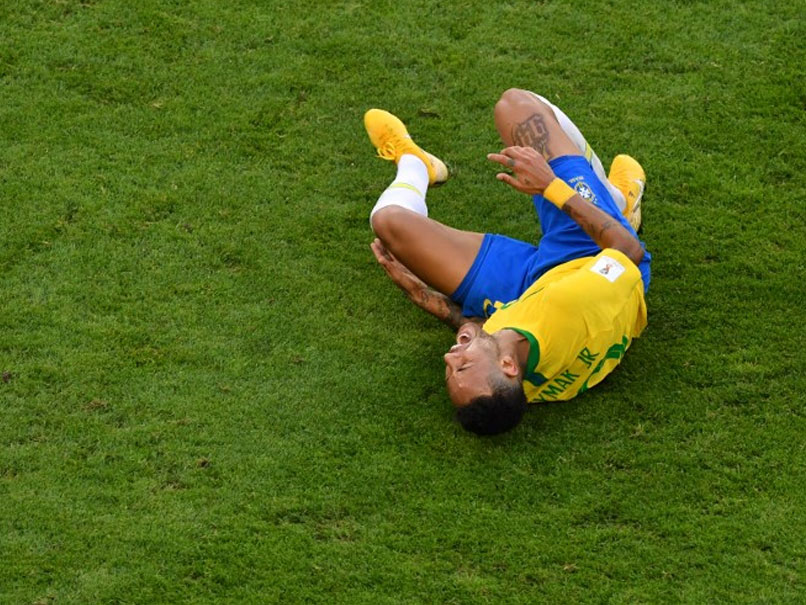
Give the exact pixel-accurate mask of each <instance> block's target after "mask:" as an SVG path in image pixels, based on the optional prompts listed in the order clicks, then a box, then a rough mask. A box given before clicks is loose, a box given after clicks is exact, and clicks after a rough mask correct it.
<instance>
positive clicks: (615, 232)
mask: <svg viewBox="0 0 806 605" xmlns="http://www.w3.org/2000/svg"><path fill="white" fill-rule="evenodd" d="M487 158H488V159H489V160H492V161H493V162H497V163H499V164H501V165H502V166H506V167H507V168H509V169H510V170H512V172H513V173H514V176H513V175H510V174H507V173H505V172H500V173H498V174H497V175H496V178H497V179H498V180H499V181H503V182H505V183H507V184H508V185H511V186H512V187H514V188H515V189H517V190H518V191H522V192H523V193H528V194H529V195H535V194H541V195H543V196H544V197H545V198H546V199H547V200H548V201H550V202H551V203H552V204H554V205H555V206H557V207H558V208H560V209H561V210H562V211H563V212H565V213H566V214H567V215H568V216H570V217H571V218H572V219H574V221H575V222H576V223H577V224H578V225H579V226H580V227H582V229H583V231H585V233H587V234H588V235H589V236H590V237H591V239H592V240H593V241H594V242H596V245H597V246H599V247H600V248H602V249H604V248H614V249H615V250H618V251H619V252H623V253H624V254H625V255H626V256H627V258H629V259H630V260H631V261H632V262H633V263H635V264H636V265H637V264H638V263H640V262H641V259H642V258H643V257H644V250H643V248H641V243H640V242H639V241H638V239H637V238H636V237H635V236H633V234H632V233H630V232H629V231H628V230H627V229H625V228H624V226H623V225H622V224H621V223H620V222H619V221H617V220H616V219H614V218H613V217H612V216H610V215H609V214H607V212H605V211H604V210H602V209H601V208H597V207H596V206H594V205H593V204H590V203H588V202H586V201H585V200H583V199H582V198H581V197H580V196H579V195H578V194H577V193H576V192H575V191H574V190H573V189H571V188H570V187H569V186H568V185H567V184H565V183H564V182H563V181H562V180H560V179H558V178H557V177H556V175H555V174H554V171H553V170H552V169H551V166H549V164H548V162H547V161H546V159H545V158H544V157H543V156H542V155H540V153H538V152H537V151H535V150H534V149H532V148H531V147H507V148H506V149H504V150H503V151H501V153H491V154H488V155H487Z"/></svg>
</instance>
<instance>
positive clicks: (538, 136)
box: [512, 113, 549, 157]
mask: <svg viewBox="0 0 806 605" xmlns="http://www.w3.org/2000/svg"><path fill="white" fill-rule="evenodd" d="M512 142H513V143H514V144H515V145H518V146H520V147H532V148H533V149H536V150H537V151H539V152H540V154H541V155H543V156H544V157H545V156H546V154H547V147H548V144H549V129H548V128H547V127H546V120H545V118H544V117H543V116H542V115H541V114H539V113H535V114H532V115H531V116H530V117H529V118H527V119H526V120H524V121H523V122H521V123H520V124H516V125H515V126H513V127H512Z"/></svg>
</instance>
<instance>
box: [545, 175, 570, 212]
mask: <svg viewBox="0 0 806 605" xmlns="http://www.w3.org/2000/svg"><path fill="white" fill-rule="evenodd" d="M575 195H576V191H574V190H573V189H571V188H570V187H569V186H568V185H567V184H566V183H565V181H563V180H562V179H554V180H553V181H551V183H549V186H548V187H546V189H545V191H543V197H544V198H546V199H547V200H548V201H550V202H551V203H552V204H554V205H555V206H557V208H559V209H560V210H562V207H563V206H565V202H567V201H568V200H570V199H571V198H572V197H574V196H575Z"/></svg>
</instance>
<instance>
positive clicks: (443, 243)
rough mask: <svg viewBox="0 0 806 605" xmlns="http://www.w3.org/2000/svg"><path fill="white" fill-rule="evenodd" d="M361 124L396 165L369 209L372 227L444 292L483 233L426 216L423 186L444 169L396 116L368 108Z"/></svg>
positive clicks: (468, 262)
mask: <svg viewBox="0 0 806 605" xmlns="http://www.w3.org/2000/svg"><path fill="white" fill-rule="evenodd" d="M364 124H365V126H366V128H367V133H368V134H369V137H370V140H371V141H372V143H373V145H375V147H376V148H377V149H378V153H379V155H380V156H381V157H383V158H384V159H388V160H394V161H395V162H396V163H397V174H396V176H395V179H394V181H392V183H391V184H390V185H389V187H387V188H386V190H385V191H384V192H383V193H382V194H381V196H380V197H379V198H378V202H377V203H376V204H375V207H374V208H373V209H372V212H371V213H370V223H371V224H372V229H373V230H374V231H375V234H376V235H377V236H378V237H379V238H380V240H381V241H382V242H383V244H384V246H386V248H387V249H388V250H389V251H390V252H391V253H392V254H394V255H395V256H396V257H397V259H398V260H399V261H400V262H402V263H403V264H404V265H405V266H406V267H408V268H409V270H410V271H412V272H413V273H414V274H415V275H417V277H419V278H420V279H422V280H423V281H424V282H426V283H427V284H428V285H430V286H431V287H433V288H435V289H437V290H439V291H440V292H442V293H443V294H445V295H447V296H450V295H451V294H453V292H454V291H455V290H456V289H457V288H458V287H459V285H460V284H461V283H462V280H463V279H464V277H465V275H466V274H467V272H468V270H469V269H470V267H471V266H472V265H473V261H474V260H475V258H476V255H477V254H478V252H479V249H480V248H481V244H482V240H483V239H484V236H483V234H481V233H473V232H468V231H461V230H459V229H454V228H452V227H448V226H447V225H443V224H442V223H439V222H437V221H434V220H432V219H430V218H428V207H427V206H426V202H425V196H426V193H427V190H428V186H429V185H434V184H438V183H441V182H444V181H445V180H447V178H448V173H447V168H445V165H444V164H443V163H442V161H440V160H439V159H438V158H436V157H435V156H433V155H431V154H429V153H427V152H426V151H424V150H423V149H421V148H420V147H419V146H418V145H416V144H415V143H414V141H413V140H412V139H411V137H410V136H409V134H408V131H407V130H406V127H405V125H404V124H403V123H402V122H401V121H400V120H398V119H397V118H396V117H395V116H393V115H392V114H390V113H388V112H386V111H382V110H377V109H371V110H369V111H368V112H367V113H366V115H365V116H364Z"/></svg>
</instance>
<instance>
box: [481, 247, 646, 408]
mask: <svg viewBox="0 0 806 605" xmlns="http://www.w3.org/2000/svg"><path fill="white" fill-rule="evenodd" d="M646 323H647V316H646V302H645V301H644V284H643V281H642V280H641V272H640V271H639V270H638V267H636V266H635V264H633V262H632V261H631V260H630V259H629V258H627V257H626V256H625V255H624V254H623V253H621V252H619V251H618V250H614V249H612V248H607V249H605V250H602V252H600V253H599V254H598V255H597V256H593V257H586V258H579V259H575V260H572V261H569V262H567V263H563V264H562V265H558V266H557V267H554V268H553V269H551V270H550V271H547V272H546V273H544V274H543V275H542V276H541V277H540V279H538V280H537V281H536V282H535V283H533V284H532V285H531V286H530V287H529V288H528V289H527V290H526V291H525V292H524V293H523V294H522V295H521V296H520V298H518V299H517V300H515V301H512V302H509V303H507V304H505V305H503V306H501V307H500V308H499V309H498V310H497V311H496V312H495V313H494V314H493V315H492V316H491V317H490V318H489V319H488V320H487V321H486V322H485V323H484V325H483V326H482V328H483V329H484V331H485V332H487V333H488V334H494V333H495V332H498V331H499V330H504V329H510V330H514V331H516V332H518V333H519V334H521V335H522V336H524V337H525V338H526V339H527V340H528V341H529V359H528V361H527V364H526V371H525V372H524V377H523V388H524V391H525V393H526V398H527V400H529V401H530V402H540V401H557V400H566V399H571V398H572V397H574V396H576V395H578V394H580V393H583V392H585V391H586V390H588V389H589V388H590V387H592V386H594V385H596V384H598V383H599V382H601V381H602V379H603V378H604V377H605V376H607V375H608V374H609V373H610V372H611V371H612V370H613V368H615V367H616V366H617V365H618V364H619V362H620V361H621V358H622V357H623V356H624V352H625V351H626V350H627V348H628V347H629V346H630V343H631V342H632V339H633V338H635V337H637V336H640V334H641V332H642V331H643V330H644V328H645V327H646Z"/></svg>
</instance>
